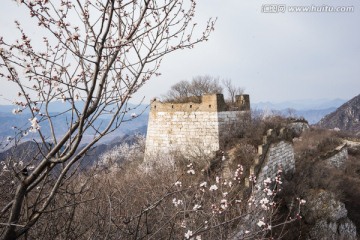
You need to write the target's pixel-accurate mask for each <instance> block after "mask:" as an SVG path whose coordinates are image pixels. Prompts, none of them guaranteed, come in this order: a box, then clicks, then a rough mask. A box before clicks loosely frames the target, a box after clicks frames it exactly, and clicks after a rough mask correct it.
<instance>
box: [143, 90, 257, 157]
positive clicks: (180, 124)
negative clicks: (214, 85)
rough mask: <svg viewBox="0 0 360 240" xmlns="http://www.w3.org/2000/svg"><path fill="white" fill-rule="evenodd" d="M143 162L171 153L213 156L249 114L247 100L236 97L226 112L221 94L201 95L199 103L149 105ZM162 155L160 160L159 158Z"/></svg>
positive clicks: (154, 103)
mask: <svg viewBox="0 0 360 240" xmlns="http://www.w3.org/2000/svg"><path fill="white" fill-rule="evenodd" d="M150 107H151V109H150V115H149V123H148V131H147V136H146V149H145V161H146V160H147V159H151V158H155V159H161V158H162V157H164V156H169V155H171V154H172V153H180V154H181V155H183V156H186V157H196V156H198V157H199V156H214V154H215V152H216V151H218V150H219V149H221V148H222V146H221V144H222V138H223V137H225V136H224V135H225V134H228V133H229V131H231V129H232V128H233V127H235V126H236V125H237V124H238V123H239V121H240V120H241V117H242V116H243V115H244V114H245V113H248V112H249V110H250V103H249V96H248V95H240V96H237V101H236V104H235V106H234V107H233V108H231V109H230V108H229V107H228V106H227V105H226V104H225V101H224V97H223V95H222V94H213V95H204V96H202V99H201V103H193V102H188V103H163V102H160V101H156V100H155V101H153V102H152V103H151V106H150ZM160 155H163V156H160Z"/></svg>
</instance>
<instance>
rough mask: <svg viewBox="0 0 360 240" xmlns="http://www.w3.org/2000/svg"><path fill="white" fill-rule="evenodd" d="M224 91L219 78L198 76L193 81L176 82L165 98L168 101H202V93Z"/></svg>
mask: <svg viewBox="0 0 360 240" xmlns="http://www.w3.org/2000/svg"><path fill="white" fill-rule="evenodd" d="M222 91H223V88H222V86H221V85H220V83H219V78H215V77H212V76H209V75H205V76H197V77H194V78H193V79H192V81H191V82H188V81H180V82H178V83H176V84H174V85H173V86H172V87H171V89H170V90H169V91H168V93H167V94H166V95H164V96H163V99H164V101H166V102H179V103H181V102H188V101H192V102H201V96H202V95H204V94H216V93H222Z"/></svg>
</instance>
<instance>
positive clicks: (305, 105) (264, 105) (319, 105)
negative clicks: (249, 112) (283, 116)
mask: <svg viewBox="0 0 360 240" xmlns="http://www.w3.org/2000/svg"><path fill="white" fill-rule="evenodd" d="M346 101H347V100H345V99H340V98H336V99H300V100H292V101H284V102H277V103H272V102H258V103H251V106H252V107H253V108H256V109H274V110H281V109H289V108H291V109H296V110H298V111H304V110H323V109H327V108H338V107H340V106H341V105H342V104H344V103H345V102H346Z"/></svg>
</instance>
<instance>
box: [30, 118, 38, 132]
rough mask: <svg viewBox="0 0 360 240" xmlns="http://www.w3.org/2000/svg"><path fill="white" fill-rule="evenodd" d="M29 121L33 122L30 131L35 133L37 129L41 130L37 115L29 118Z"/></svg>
mask: <svg viewBox="0 0 360 240" xmlns="http://www.w3.org/2000/svg"><path fill="white" fill-rule="evenodd" d="M29 121H30V122H31V127H30V130H29V132H33V133H35V132H36V131H38V130H40V125H39V123H38V121H37V118H36V117H34V118H33V119H29Z"/></svg>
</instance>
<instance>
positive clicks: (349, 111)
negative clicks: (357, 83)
mask: <svg viewBox="0 0 360 240" xmlns="http://www.w3.org/2000/svg"><path fill="white" fill-rule="evenodd" d="M317 125H318V126H320V127H323V128H328V129H333V128H339V129H340V130H343V131H347V132H352V133H353V134H355V135H360V94H359V95H358V96H356V97H354V98H353V99H351V100H349V101H348V102H346V103H344V104H343V105H341V106H340V107H339V108H338V109H337V110H336V111H335V112H332V113H330V114H328V115H326V116H325V117H324V118H323V119H321V120H320V122H319V123H318V124H317Z"/></svg>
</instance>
